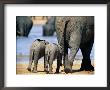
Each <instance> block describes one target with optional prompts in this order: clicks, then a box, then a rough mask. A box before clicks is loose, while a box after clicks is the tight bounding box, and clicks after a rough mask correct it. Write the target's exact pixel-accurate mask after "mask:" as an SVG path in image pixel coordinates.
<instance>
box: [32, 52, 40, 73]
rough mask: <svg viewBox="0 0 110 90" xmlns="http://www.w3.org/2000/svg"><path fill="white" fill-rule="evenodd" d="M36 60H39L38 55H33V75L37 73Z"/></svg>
mask: <svg viewBox="0 0 110 90" xmlns="http://www.w3.org/2000/svg"><path fill="white" fill-rule="evenodd" d="M38 59H39V54H38V53H35V55H34V68H33V72H34V73H36V72H37V65H38Z"/></svg>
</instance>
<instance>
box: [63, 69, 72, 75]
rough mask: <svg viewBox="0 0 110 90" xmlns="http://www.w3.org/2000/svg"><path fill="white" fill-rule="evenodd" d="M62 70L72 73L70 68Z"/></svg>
mask: <svg viewBox="0 0 110 90" xmlns="http://www.w3.org/2000/svg"><path fill="white" fill-rule="evenodd" d="M64 71H65V73H66V74H68V73H72V70H71V69H70V68H65V69H64Z"/></svg>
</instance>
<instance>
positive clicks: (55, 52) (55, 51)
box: [45, 43, 62, 73]
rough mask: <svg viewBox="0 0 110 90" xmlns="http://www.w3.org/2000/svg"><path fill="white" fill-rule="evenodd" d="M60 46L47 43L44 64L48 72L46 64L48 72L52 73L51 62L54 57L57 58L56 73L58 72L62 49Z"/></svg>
mask: <svg viewBox="0 0 110 90" xmlns="http://www.w3.org/2000/svg"><path fill="white" fill-rule="evenodd" d="M61 50H62V49H61V46H60V45H57V44H55V43H51V44H50V43H49V44H47V45H46V48H45V64H46V69H45V70H46V71H47V72H48V64H49V73H52V64H53V61H54V60H55V59H57V69H56V73H59V68H60V65H62V63H61V61H62V51H61Z"/></svg>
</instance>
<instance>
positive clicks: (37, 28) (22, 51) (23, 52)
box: [16, 25, 94, 63]
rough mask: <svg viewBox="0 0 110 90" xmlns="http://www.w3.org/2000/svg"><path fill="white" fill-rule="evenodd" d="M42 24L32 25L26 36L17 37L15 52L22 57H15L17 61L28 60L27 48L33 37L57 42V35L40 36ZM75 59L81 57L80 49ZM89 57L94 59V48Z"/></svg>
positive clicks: (28, 48)
mask: <svg viewBox="0 0 110 90" xmlns="http://www.w3.org/2000/svg"><path fill="white" fill-rule="evenodd" d="M42 32H43V31H42V26H41V25H34V26H33V27H32V29H31V32H30V34H29V36H28V38H27V37H17V49H16V53H17V56H22V57H17V62H19V63H20V62H26V61H27V62H28V61H29V50H30V46H31V44H32V42H33V41H34V40H35V39H38V38H39V39H43V40H47V41H49V42H51V43H58V42H57V37H56V35H54V36H49V37H44V36H42ZM75 58H76V59H82V54H81V51H80V50H79V51H78V53H77V55H76V57H75ZM91 59H94V48H93V50H92V52H91Z"/></svg>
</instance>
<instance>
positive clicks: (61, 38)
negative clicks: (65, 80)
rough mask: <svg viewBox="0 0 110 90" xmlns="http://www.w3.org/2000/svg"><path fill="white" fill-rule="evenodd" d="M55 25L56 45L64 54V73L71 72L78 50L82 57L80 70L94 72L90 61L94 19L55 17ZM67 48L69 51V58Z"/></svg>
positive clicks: (85, 17) (87, 17)
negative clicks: (59, 46) (58, 45)
mask: <svg viewBox="0 0 110 90" xmlns="http://www.w3.org/2000/svg"><path fill="white" fill-rule="evenodd" d="M55 25H56V33H57V39H58V43H59V44H60V45H61V46H62V51H63V52H64V53H63V55H64V58H63V60H64V71H65V72H66V73H69V72H72V65H73V61H74V58H75V56H76V53H77V52H78V50H79V48H80V49H81V52H82V55H83V59H82V64H81V68H80V70H86V71H91V70H94V67H93V66H92V65H91V60H90V53H91V50H92V47H93V43H94V17H93V16H72V17H66V16H65V17H56V22H55ZM68 48H69V49H70V55H69V56H68Z"/></svg>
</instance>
